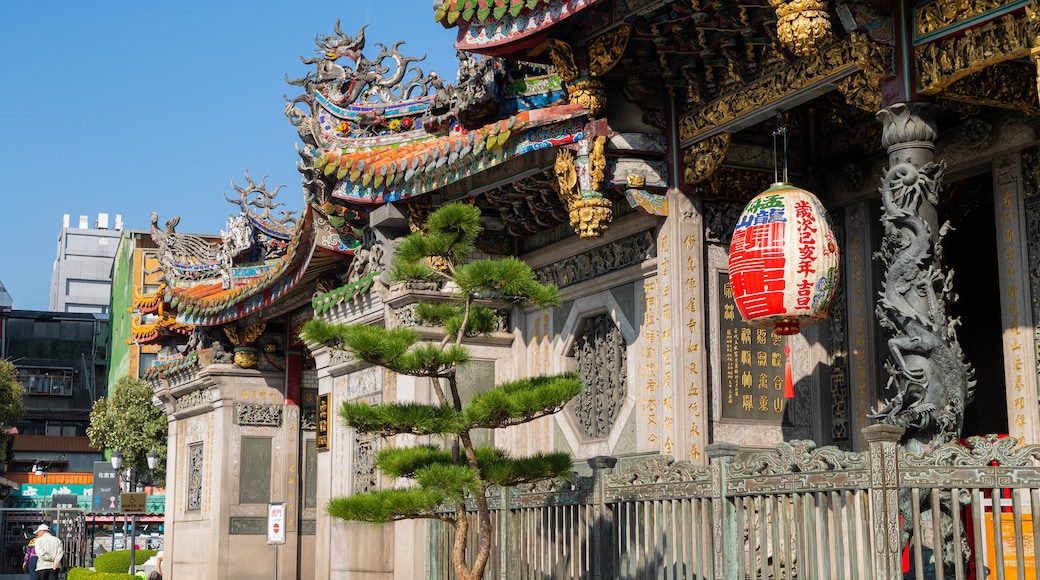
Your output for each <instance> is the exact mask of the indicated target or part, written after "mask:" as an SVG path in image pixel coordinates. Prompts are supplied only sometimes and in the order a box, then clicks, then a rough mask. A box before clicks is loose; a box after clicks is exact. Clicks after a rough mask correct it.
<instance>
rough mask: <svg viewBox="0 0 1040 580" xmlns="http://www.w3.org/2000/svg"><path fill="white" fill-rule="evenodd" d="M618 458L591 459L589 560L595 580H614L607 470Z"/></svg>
mask: <svg viewBox="0 0 1040 580" xmlns="http://www.w3.org/2000/svg"><path fill="white" fill-rule="evenodd" d="M615 465H617V457H609V456H606V455H599V456H596V457H593V458H591V459H589V467H591V468H592V482H593V486H594V487H593V490H592V493H593V497H592V546H591V550H590V551H591V553H590V554H589V559H590V560H591V561H592V578H593V580H603V579H604V578H613V577H614V571H613V569H612V566H611V564H612V563H613V562H614V549H613V547H614V546H613V540H614V514H613V513H612V512H611V511H610V510H608V509H607V506H606V504H607V492H606V489H605V487H606V482H605V481H604V480H603V476H604V475H606V473H605V472H606V470H608V469H614V466H615Z"/></svg>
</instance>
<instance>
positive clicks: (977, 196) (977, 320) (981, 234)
mask: <svg viewBox="0 0 1040 580" xmlns="http://www.w3.org/2000/svg"><path fill="white" fill-rule="evenodd" d="M942 198H943V200H944V204H943V208H942V211H943V215H941V216H940V220H942V219H944V218H945V219H948V220H950V223H951V224H952V225H953V226H954V228H955V229H954V230H953V231H951V232H949V233H947V235H946V239H945V241H944V242H943V260H944V262H945V265H946V267H947V268H951V269H953V270H954V272H955V275H954V278H953V287H954V291H955V292H956V293H957V294H958V295H959V296H960V299H959V300H958V301H957V302H956V303H954V304H953V305H952V307H951V315H952V316H953V317H954V318H957V317H959V318H960V320H961V325H960V327H958V329H957V337H958V339H959V340H960V343H961V347H962V348H963V349H964V354H965V359H966V360H967V361H968V362H970V363H971V364H972V366H974V367H975V379H976V385H975V398H974V400H973V401H972V402H971V403H970V404H969V405H968V407H967V408H966V410H965V413H964V430H963V432H962V434H963V436H964V437H969V436H971V435H984V434H987V433H1007V432H1008V420H1007V390H1006V386H1005V384H1004V364H1005V363H1004V352H1003V347H1002V341H1001V335H1002V333H1003V329H1002V325H1001V310H1000V293H1001V289H1000V279H999V275H998V271H997V267H998V266H997V239H996V223H995V221H994V219H995V218H994V208H993V178H992V175H991V174H990V173H985V174H982V175H979V176H976V177H972V178H969V179H965V180H963V181H959V182H955V183H951V184H949V185H947V186H946V187H945V191H944V192H943V194H942Z"/></svg>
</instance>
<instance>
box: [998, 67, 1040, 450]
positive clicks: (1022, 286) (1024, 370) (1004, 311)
mask: <svg viewBox="0 0 1040 580" xmlns="http://www.w3.org/2000/svg"><path fill="white" fill-rule="evenodd" d="M1034 50H1035V49H1034ZM993 207H994V212H993V213H994V217H995V219H996V232H997V268H998V274H999V277H1000V290H1001V291H1000V309H1001V316H1000V317H1001V322H1002V324H1001V328H1003V329H1004V331H1003V335H1002V337H1001V340H1002V342H1003V346H1004V382H1005V384H1006V389H1007V416H1008V432H1009V433H1010V434H1011V436H1012V437H1015V438H1016V439H1018V440H1019V441H1023V442H1026V443H1037V442H1040V417H1038V415H1037V404H1038V401H1037V387H1036V356H1035V354H1036V352H1037V351H1036V341H1035V337H1034V335H1033V331H1032V329H1033V324H1034V321H1033V316H1032V305H1031V304H1030V300H1029V299H1030V291H1029V258H1028V249H1027V245H1026V243H1027V240H1028V228H1027V227H1026V210H1025V192H1024V190H1023V183H1022V155H1021V154H1020V153H1013V154H1011V155H1008V156H1006V157H1001V158H998V159H996V160H995V162H994V165H993Z"/></svg>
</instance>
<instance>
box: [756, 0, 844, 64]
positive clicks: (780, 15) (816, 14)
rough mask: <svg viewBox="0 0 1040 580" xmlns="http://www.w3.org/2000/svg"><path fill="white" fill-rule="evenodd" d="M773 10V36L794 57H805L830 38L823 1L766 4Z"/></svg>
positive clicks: (779, 0)
mask: <svg viewBox="0 0 1040 580" xmlns="http://www.w3.org/2000/svg"><path fill="white" fill-rule="evenodd" d="M769 3H770V4H772V5H773V7H774V8H776V34H777V36H778V37H779V38H780V42H782V43H784V46H786V47H787V49H788V50H790V51H791V52H792V53H794V54H795V55H796V56H808V55H810V54H812V53H813V51H814V50H816V49H817V48H818V47H820V46H822V45H823V41H824V39H826V38H828V37H829V36H830V35H831V20H830V15H829V14H828V13H827V3H826V2H824V1H823V0H769Z"/></svg>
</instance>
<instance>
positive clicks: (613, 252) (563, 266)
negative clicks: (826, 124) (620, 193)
mask: <svg viewBox="0 0 1040 580" xmlns="http://www.w3.org/2000/svg"><path fill="white" fill-rule="evenodd" d="M655 257H657V244H656V242H655V238H654V233H653V231H652V230H646V231H644V232H640V233H638V234H635V235H632V236H629V237H627V238H624V239H620V240H615V241H613V242H610V243H607V244H603V245H601V246H597V247H595V248H592V249H591V250H589V251H587V252H584V253H581V254H577V255H575V256H569V257H567V258H565V259H563V260H560V261H559V262H554V263H552V264H549V265H548V266H545V267H543V268H539V269H537V270H536V271H535V276H537V277H538V281H539V282H541V283H543V284H555V285H556V286H558V287H560V288H563V287H565V286H570V285H572V284H577V283H579V282H584V281H585V280H590V279H592V278H595V277H596V276H600V275H602V274H606V273H608V272H613V271H615V270H620V269H622V268H625V267H628V266H634V265H636V264H640V263H642V262H643V261H645V260H649V259H650V258H655Z"/></svg>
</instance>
